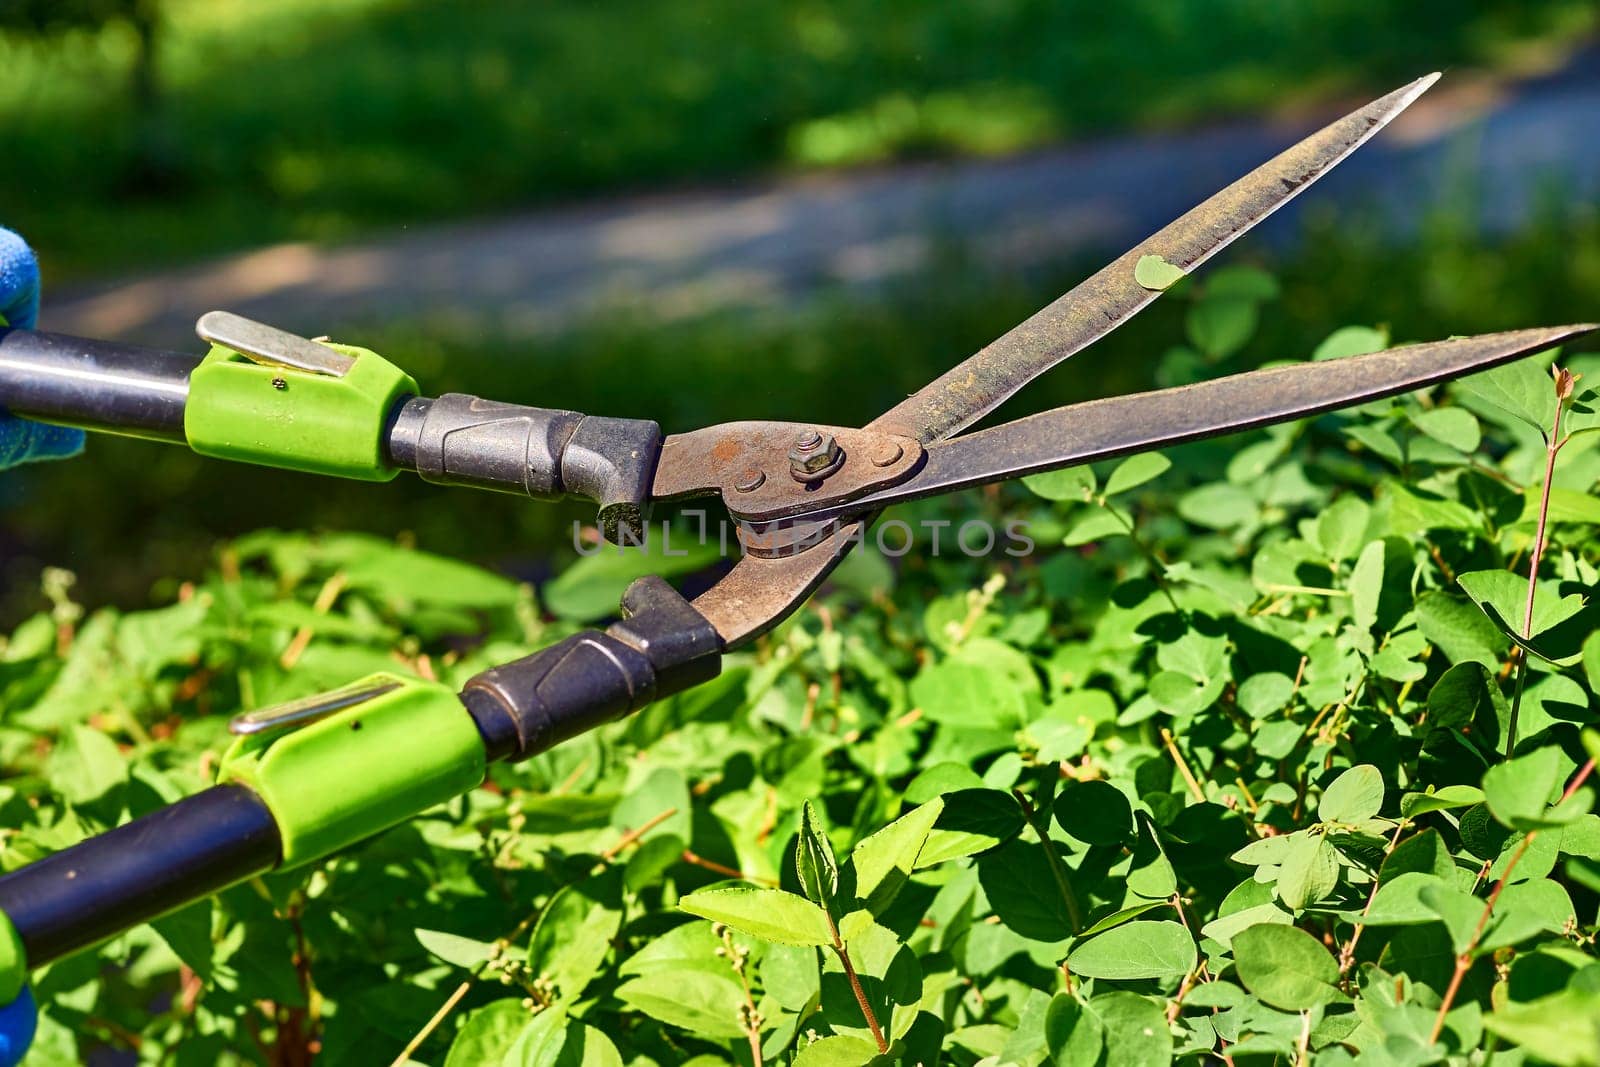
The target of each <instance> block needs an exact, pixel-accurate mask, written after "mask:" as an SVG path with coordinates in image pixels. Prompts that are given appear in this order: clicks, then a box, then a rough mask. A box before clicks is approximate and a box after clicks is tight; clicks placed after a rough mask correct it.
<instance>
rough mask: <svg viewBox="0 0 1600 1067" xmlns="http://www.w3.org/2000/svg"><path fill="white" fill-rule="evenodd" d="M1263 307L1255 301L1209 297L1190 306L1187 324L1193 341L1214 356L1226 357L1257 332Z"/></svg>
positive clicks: (1185, 321) (1186, 319)
mask: <svg viewBox="0 0 1600 1067" xmlns="http://www.w3.org/2000/svg"><path fill="white" fill-rule="evenodd" d="M1259 321H1260V310H1259V308H1258V306H1257V304H1256V302H1255V301H1254V300H1245V299H1238V298H1228V297H1208V298H1207V299H1204V300H1201V301H1198V302H1196V303H1195V304H1194V305H1193V306H1191V307H1190V308H1189V314H1188V315H1187V316H1186V317H1185V318H1184V326H1185V328H1186V329H1187V331H1188V334H1189V341H1190V343H1191V344H1193V345H1194V346H1195V347H1196V348H1198V349H1199V350H1200V351H1201V352H1203V353H1205V355H1206V356H1207V357H1208V358H1210V359H1214V360H1216V359H1223V358H1225V357H1227V356H1231V355H1233V353H1235V352H1237V351H1239V349H1241V348H1243V347H1244V346H1245V344H1246V343H1247V342H1248V341H1249V340H1250V338H1251V337H1253V336H1254V335H1255V332H1256V324H1257V323H1258V322H1259Z"/></svg>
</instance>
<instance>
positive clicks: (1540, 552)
mask: <svg viewBox="0 0 1600 1067" xmlns="http://www.w3.org/2000/svg"><path fill="white" fill-rule="evenodd" d="M1565 401H1566V398H1565V397H1564V396H1562V395H1561V391H1560V389H1559V387H1558V388H1557V390H1556V417H1555V422H1554V424H1553V425H1552V426H1551V428H1550V436H1549V438H1547V439H1546V441H1545V450H1544V485H1543V486H1541V487H1540V489H1539V524H1538V526H1536V527H1535V528H1534V531H1533V549H1532V551H1530V552H1529V553H1528V599H1527V602H1526V604H1525V605H1524V607H1523V610H1522V637H1523V640H1531V639H1532V637H1533V598H1534V594H1535V593H1536V592H1537V591H1538V588H1539V563H1540V561H1541V560H1542V558H1543V557H1544V547H1545V529H1546V526H1547V524H1548V521H1549V518H1550V483H1551V481H1552V480H1554V478H1555V473H1556V453H1558V452H1560V451H1561V409H1562V408H1564V407H1565V406H1566V403H1565ZM1512 655H1513V656H1514V657H1516V660H1517V688H1516V695H1515V696H1513V697H1512V698H1511V718H1510V719H1508V720H1507V721H1506V759H1510V758H1511V753H1512V752H1514V751H1515V750H1516V747H1517V717H1518V715H1520V714H1521V712H1522V687H1523V683H1524V682H1525V681H1526V680H1527V674H1528V652H1527V650H1526V649H1524V648H1523V647H1522V646H1521V645H1518V646H1517V647H1516V648H1515V649H1514V650H1513V651H1512Z"/></svg>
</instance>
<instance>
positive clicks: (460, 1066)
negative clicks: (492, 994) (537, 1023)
mask: <svg viewBox="0 0 1600 1067" xmlns="http://www.w3.org/2000/svg"><path fill="white" fill-rule="evenodd" d="M531 1018H532V1016H531V1015H530V1013H529V1012H528V1009H527V1008H524V1007H523V1006H522V1004H521V1002H520V1001H519V1000H518V999H517V998H515V997H507V998H504V999H502V1000H494V1001H490V1002H489V1003H488V1004H485V1005H484V1006H483V1007H481V1008H474V1009H473V1010H472V1011H471V1012H469V1013H468V1014H467V1018H466V1021H465V1022H464V1023H463V1024H462V1026H461V1029H460V1030H459V1031H458V1032H457V1033H456V1038H455V1040H454V1041H452V1042H451V1043H450V1052H449V1055H448V1056H446V1057H445V1061H444V1062H445V1067H481V1065H482V1064H485V1063H503V1062H505V1058H506V1054H507V1053H508V1052H510V1051H511V1047H512V1046H513V1045H515V1044H516V1043H517V1038H519V1037H520V1036H522V1031H523V1030H524V1029H525V1028H526V1027H527V1025H528V1022H529V1020H530V1019H531Z"/></svg>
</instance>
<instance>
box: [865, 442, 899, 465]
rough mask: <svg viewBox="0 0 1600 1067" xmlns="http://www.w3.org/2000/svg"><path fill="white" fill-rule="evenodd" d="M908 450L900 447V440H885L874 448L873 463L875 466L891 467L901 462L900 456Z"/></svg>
mask: <svg viewBox="0 0 1600 1067" xmlns="http://www.w3.org/2000/svg"><path fill="white" fill-rule="evenodd" d="M905 454H906V450H905V449H903V448H901V447H900V442H898V441H885V442H883V443H882V444H880V445H877V446H875V447H874V448H873V450H872V465H873V466H874V467H889V466H892V465H894V464H896V463H898V462H900V457H901V456H903V455H905Z"/></svg>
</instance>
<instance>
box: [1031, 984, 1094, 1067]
mask: <svg viewBox="0 0 1600 1067" xmlns="http://www.w3.org/2000/svg"><path fill="white" fill-rule="evenodd" d="M1044 1036H1045V1047H1046V1048H1047V1049H1048V1051H1049V1053H1050V1056H1051V1058H1052V1059H1053V1060H1055V1062H1056V1063H1058V1064H1068V1063H1096V1062H1098V1061H1099V1059H1100V1050H1101V1048H1102V1046H1103V1045H1104V1042H1105V1027H1104V1026H1102V1025H1101V1023H1100V1017H1099V1016H1098V1015H1096V1014H1095V1013H1094V1012H1092V1011H1090V1010H1089V1009H1088V1008H1086V1007H1085V1006H1084V1005H1083V1004H1082V1003H1081V1002H1080V1001H1078V1000H1077V999H1076V998H1074V997H1073V996H1072V994H1071V993H1057V994H1056V995H1055V996H1054V997H1052V998H1050V1007H1049V1009H1048V1010H1047V1011H1046V1012H1045V1017H1044Z"/></svg>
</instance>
